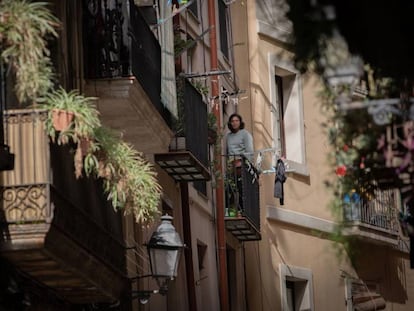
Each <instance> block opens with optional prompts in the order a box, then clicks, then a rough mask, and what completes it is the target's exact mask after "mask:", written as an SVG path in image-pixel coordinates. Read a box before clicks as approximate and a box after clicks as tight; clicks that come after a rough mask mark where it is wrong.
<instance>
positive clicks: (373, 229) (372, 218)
mask: <svg viewBox="0 0 414 311" xmlns="http://www.w3.org/2000/svg"><path fill="white" fill-rule="evenodd" d="M398 197H399V196H398V190H396V189H387V190H380V189H376V190H375V191H374V194H373V198H372V199H366V198H362V197H361V196H359V195H358V194H357V193H355V192H354V193H352V194H350V195H347V196H345V198H344V203H345V206H344V222H345V225H346V234H347V235H350V236H355V237H359V238H362V239H365V240H368V241H371V242H374V243H385V244H388V245H390V244H391V245H393V246H395V245H397V244H398V235H399V222H398V206H399V205H398V204H399V202H398Z"/></svg>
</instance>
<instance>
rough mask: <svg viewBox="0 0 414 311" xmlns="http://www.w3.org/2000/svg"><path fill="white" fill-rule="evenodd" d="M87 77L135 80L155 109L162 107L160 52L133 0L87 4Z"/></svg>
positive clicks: (85, 23)
mask: <svg viewBox="0 0 414 311" xmlns="http://www.w3.org/2000/svg"><path fill="white" fill-rule="evenodd" d="M83 12H84V14H83V25H84V26H83V27H84V44H83V46H84V55H85V62H84V63H85V76H86V78H89V79H99V78H117V77H128V76H132V75H133V76H135V77H136V78H137V80H138V81H139V83H140V84H141V85H142V87H143V89H144V90H145V92H146V93H147V95H148V97H149V98H150V99H151V101H152V103H153V104H154V105H155V107H156V108H157V109H158V110H159V111H160V112H161V113H162V115H164V113H165V108H164V106H163V105H162V104H161V97H160V94H161V48H160V45H159V42H158V40H157V39H156V37H155V36H154V33H153V32H152V30H151V28H150V27H149V25H148V24H147V22H146V21H145V19H144V17H143V16H142V14H141V12H140V10H139V8H138V7H137V6H136V5H135V4H134V1H130V0H101V1H96V0H87V1H84V9H83Z"/></svg>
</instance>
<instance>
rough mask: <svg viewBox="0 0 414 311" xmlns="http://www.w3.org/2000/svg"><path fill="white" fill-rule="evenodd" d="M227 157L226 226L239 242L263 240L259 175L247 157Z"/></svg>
mask: <svg viewBox="0 0 414 311" xmlns="http://www.w3.org/2000/svg"><path fill="white" fill-rule="evenodd" d="M226 160H227V163H228V169H227V174H226V178H225V188H226V213H225V223H226V229H227V230H228V231H229V232H231V233H232V234H233V235H234V236H235V237H236V238H237V239H238V240H240V241H256V240H260V239H261V234H260V202H259V196H260V193H259V174H258V172H257V170H256V169H255V167H254V166H253V165H252V164H251V163H250V161H249V160H248V159H246V158H244V157H238V156H229V157H227V158H226Z"/></svg>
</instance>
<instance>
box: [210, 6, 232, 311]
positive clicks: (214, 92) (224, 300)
mask: <svg viewBox="0 0 414 311" xmlns="http://www.w3.org/2000/svg"><path fill="white" fill-rule="evenodd" d="M207 5H208V22H209V28H210V29H211V30H210V66H211V68H210V71H212V72H214V71H218V58H217V37H216V29H217V27H216V8H215V0H208V3H207ZM218 82H219V81H218V76H217V75H213V76H212V77H211V97H212V98H216V99H215V100H214V105H213V113H214V115H215V116H216V119H217V128H219V129H220V128H221V123H222V120H221V102H220V100H218V99H217V98H218V96H219V85H218ZM214 158H215V159H216V160H217V161H216V164H215V170H216V171H219V172H221V173H223V161H222V157H221V144H218V146H217V148H215V154H214ZM216 184H217V186H216V229H217V248H218V260H219V294H220V310H221V311H228V310H229V302H228V300H229V297H228V282H227V262H226V255H227V254H226V238H225V225H224V181H223V178H217V180H216Z"/></svg>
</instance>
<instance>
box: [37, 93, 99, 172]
mask: <svg viewBox="0 0 414 311" xmlns="http://www.w3.org/2000/svg"><path fill="white" fill-rule="evenodd" d="M94 100H95V98H94V97H85V96H83V95H81V94H79V92H78V91H76V90H72V91H70V92H67V91H66V90H65V89H63V88H59V89H57V90H55V91H53V92H52V93H50V94H48V95H47V96H46V100H45V102H44V103H43V105H42V107H43V108H46V109H47V110H48V120H47V122H46V129H47V133H48V134H49V136H50V137H51V139H52V141H53V142H55V141H56V142H57V143H58V144H67V143H69V142H73V143H75V144H76V145H77V149H76V152H75V157H74V165H75V175H76V177H80V176H81V175H82V169H83V167H84V163H85V161H84V159H83V158H84V157H86V156H87V154H88V153H90V155H89V157H87V158H86V159H85V160H86V162H87V163H88V164H89V165H88V167H90V165H91V164H92V163H96V161H95V160H94V161H93V162H92V160H91V154H93V152H94V151H96V149H97V148H96V145H95V143H94V139H93V137H94V135H95V134H94V131H95V129H96V128H98V127H100V126H101V122H100V120H99V112H98V110H97V109H96V107H95V105H94V104H93V101H94ZM88 170H92V169H91V168H88Z"/></svg>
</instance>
